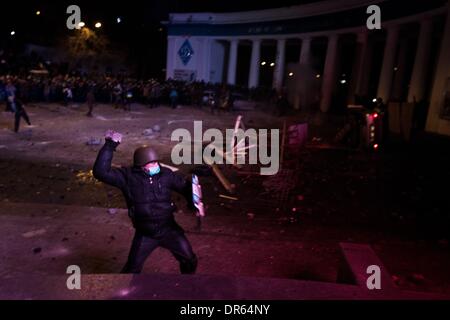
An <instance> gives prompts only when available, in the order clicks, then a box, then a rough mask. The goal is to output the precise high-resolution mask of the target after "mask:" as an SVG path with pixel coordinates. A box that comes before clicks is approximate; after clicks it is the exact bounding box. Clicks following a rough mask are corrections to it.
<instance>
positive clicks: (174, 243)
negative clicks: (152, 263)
mask: <svg viewBox="0 0 450 320" xmlns="http://www.w3.org/2000/svg"><path fill="white" fill-rule="evenodd" d="M157 247H162V248H165V249H168V250H169V251H170V252H171V253H172V254H173V256H174V257H175V259H177V260H178V262H179V263H180V271H181V273H184V274H193V273H195V270H196V269H197V257H196V256H195V254H194V252H193V251H192V247H191V245H190V243H189V241H188V240H187V238H186V236H185V235H184V233H183V232H182V231H179V230H169V231H167V232H166V233H165V234H164V236H163V237H162V238H152V237H149V236H145V235H143V234H141V233H140V232H138V231H136V233H135V235H134V238H133V243H132V244H131V249H130V253H129V255H128V261H127V263H126V264H125V266H124V267H123V269H122V271H121V273H140V272H141V271H142V268H143V266H144V262H145V260H146V259H147V258H148V256H149V255H150V254H151V253H152V252H153V250H155V249H156V248H157Z"/></svg>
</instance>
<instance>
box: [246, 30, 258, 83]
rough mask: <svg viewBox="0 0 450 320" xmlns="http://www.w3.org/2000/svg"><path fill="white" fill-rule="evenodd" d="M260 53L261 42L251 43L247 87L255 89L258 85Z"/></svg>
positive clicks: (255, 40)
mask: <svg viewBox="0 0 450 320" xmlns="http://www.w3.org/2000/svg"><path fill="white" fill-rule="evenodd" d="M260 51H261V40H260V39H254V40H253V41H252V57H251V60H250V75H249V77H248V87H249V88H255V87H257V86H258V85H259V59H260Z"/></svg>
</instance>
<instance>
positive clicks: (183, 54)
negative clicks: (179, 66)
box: [178, 39, 194, 65]
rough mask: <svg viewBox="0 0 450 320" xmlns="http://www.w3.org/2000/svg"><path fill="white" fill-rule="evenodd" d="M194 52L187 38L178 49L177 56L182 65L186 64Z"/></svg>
mask: <svg viewBox="0 0 450 320" xmlns="http://www.w3.org/2000/svg"><path fill="white" fill-rule="evenodd" d="M193 54H194V50H193V49H192V46H191V44H190V42H189V40H187V39H186V40H185V41H184V42H183V44H182V45H181V47H180V49H179V50H178V56H179V57H180V59H181V61H182V62H183V64H184V65H187V64H188V62H189V60H191V57H192V55H193Z"/></svg>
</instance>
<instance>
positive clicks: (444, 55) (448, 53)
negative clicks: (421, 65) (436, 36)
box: [426, 6, 450, 135]
mask: <svg viewBox="0 0 450 320" xmlns="http://www.w3.org/2000/svg"><path fill="white" fill-rule="evenodd" d="M448 57H450V6H448V10H447V20H446V22H445V27H444V33H443V35H442V42H441V46H440V53H439V57H438V62H437V66H436V73H435V75H434V79H433V80H434V81H433V88H432V90H431V99H430V106H429V109H428V117H427V124H426V130H427V131H431V132H435V133H440V134H445V135H450V122H449V121H448V120H444V119H442V118H440V113H441V109H442V105H443V102H444V92H445V91H446V90H448V86H449V83H448V78H450V59H449V58H448Z"/></svg>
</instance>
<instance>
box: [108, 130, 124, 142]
mask: <svg viewBox="0 0 450 320" xmlns="http://www.w3.org/2000/svg"><path fill="white" fill-rule="evenodd" d="M105 139H106V140H112V141H114V142H116V143H118V144H119V143H121V142H122V134H120V133H119V132H116V131H113V130H108V131H106V135H105Z"/></svg>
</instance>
